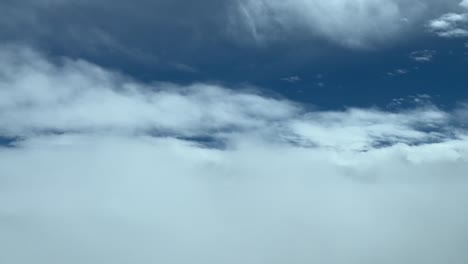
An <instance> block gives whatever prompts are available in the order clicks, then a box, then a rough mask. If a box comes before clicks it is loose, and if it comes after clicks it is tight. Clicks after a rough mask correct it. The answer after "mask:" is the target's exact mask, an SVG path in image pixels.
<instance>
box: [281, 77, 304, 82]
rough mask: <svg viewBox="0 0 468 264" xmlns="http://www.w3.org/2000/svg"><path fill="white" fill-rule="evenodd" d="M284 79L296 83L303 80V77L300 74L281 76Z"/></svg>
mask: <svg viewBox="0 0 468 264" xmlns="http://www.w3.org/2000/svg"><path fill="white" fill-rule="evenodd" d="M281 80H282V81H285V82H289V83H295V82H300V81H302V79H301V77H299V76H290V77H286V78H281Z"/></svg>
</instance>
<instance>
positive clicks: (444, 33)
mask: <svg viewBox="0 0 468 264" xmlns="http://www.w3.org/2000/svg"><path fill="white" fill-rule="evenodd" d="M460 6H461V7H464V8H468V7H467V6H468V4H467V3H466V0H463V1H462V2H461V3H460ZM427 26H428V28H429V30H430V31H432V32H434V33H435V34H437V35H438V36H440V37H445V38H462V37H468V13H447V14H444V15H442V16H440V17H439V18H436V19H433V20H431V21H429V23H428V25H427Z"/></svg>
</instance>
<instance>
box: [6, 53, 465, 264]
mask: <svg viewBox="0 0 468 264" xmlns="http://www.w3.org/2000/svg"><path fill="white" fill-rule="evenodd" d="M0 57H1V63H0V94H1V96H0V98H1V99H0V109H1V112H0V135H1V136H2V137H3V138H9V139H10V141H11V143H10V144H9V145H8V146H4V147H0V181H1V183H2V184H1V185H2V187H1V190H0V200H1V201H3V202H2V203H1V204H0V232H1V234H2V236H1V238H0V247H1V248H2V249H3V250H2V254H1V255H0V261H2V262H4V263H18V264H22V263H31V262H35V263H70V264H75V263H76V264H79V263H103V262H105V263H107V262H112V263H155V262H157V263H239V262H243V263H285V262H294V263H311V262H317V263H343V262H347V263H386V262H393V261H395V260H397V261H398V262H399V263H408V264H409V263H412V264H414V263H431V261H432V263H438V262H439V260H440V261H442V260H443V261H450V262H453V263H456V262H460V261H464V260H466V259H467V258H468V255H467V253H466V252H467V251H466V248H465V245H466V243H465V242H466V234H467V232H468V224H467V223H468V214H466V213H464V212H465V211H466V210H465V208H466V206H467V205H468V198H466V195H465V194H466V191H467V187H468V179H467V178H466V171H467V169H468V159H467V157H468V138H467V131H466V129H465V128H464V125H463V124H465V122H466V120H467V112H468V111H467V110H466V108H464V107H460V108H459V109H458V110H456V111H453V112H446V111H443V110H440V109H438V108H437V107H435V106H433V105H431V104H427V103H426V104H422V105H420V106H419V107H416V108H410V109H406V110H398V111H396V112H388V111H383V110H379V109H348V110H346V111H317V110H311V109H308V108H306V107H305V106H301V105H299V104H296V103H292V102H290V101H287V100H284V99H278V98H271V97H267V96H265V95H262V94H261V93H258V92H254V90H252V88H250V90H244V91H239V90H236V91H235V90H232V89H228V88H225V87H221V86H219V85H206V84H195V85H190V86H179V85H175V84H170V83H154V84H142V83H139V82H137V81H135V80H133V79H131V78H129V77H126V76H124V75H122V74H117V73H115V72H112V71H108V70H106V69H103V68H101V67H99V66H96V65H93V64H90V63H87V62H85V61H81V60H71V59H63V60H60V61H58V62H52V61H49V60H47V59H46V58H44V57H43V56H42V55H40V54H39V53H37V52H35V51H33V50H31V49H27V48H26V49H25V48H12V47H3V48H2V49H1V52H0ZM424 98H427V97H424ZM434 261H435V262H434Z"/></svg>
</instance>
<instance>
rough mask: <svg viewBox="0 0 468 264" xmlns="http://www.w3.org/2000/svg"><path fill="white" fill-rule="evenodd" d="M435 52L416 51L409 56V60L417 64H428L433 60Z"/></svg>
mask: <svg viewBox="0 0 468 264" xmlns="http://www.w3.org/2000/svg"><path fill="white" fill-rule="evenodd" d="M435 54H436V51H435V50H418V51H413V52H411V54H410V58H411V59H412V60H414V61H417V62H429V61H431V60H432V59H433V58H434V55H435Z"/></svg>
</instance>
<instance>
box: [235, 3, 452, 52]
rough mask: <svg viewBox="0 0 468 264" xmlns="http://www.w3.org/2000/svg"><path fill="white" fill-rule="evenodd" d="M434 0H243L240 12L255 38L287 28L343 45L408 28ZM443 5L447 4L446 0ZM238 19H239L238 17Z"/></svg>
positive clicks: (367, 43)
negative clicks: (408, 0)
mask: <svg viewBox="0 0 468 264" xmlns="http://www.w3.org/2000/svg"><path fill="white" fill-rule="evenodd" d="M439 5H440V3H438V2H436V1H434V2H433V1H416V2H412V3H411V4H408V3H407V2H405V1H397V0H392V1H383V0H359V1H348V0H332V1H305V0H287V1H254V0H242V1H240V5H239V13H240V14H241V15H240V16H238V17H239V18H240V19H241V20H242V21H244V23H243V24H244V25H245V28H246V31H247V32H250V34H251V36H252V37H253V38H254V39H255V40H256V41H259V42H263V41H268V40H271V39H276V38H282V36H284V35H286V36H288V35H289V34H290V33H291V32H300V34H306V35H312V36H315V37H319V38H325V39H327V40H330V41H332V42H334V43H336V44H339V45H343V46H347V47H354V48H356V47H358V48H363V47H371V46H373V45H377V44H378V45H381V44H382V43H383V42H386V41H389V40H394V39H395V38H398V37H400V36H401V35H402V34H405V32H409V31H411V29H412V25H415V24H417V23H418V22H419V21H420V19H422V18H424V17H425V16H426V15H427V12H428V9H429V7H431V8H433V9H434V10H437V9H439V8H442V7H440V6H439ZM446 5H447V6H448V5H451V1H447V2H446ZM241 24H242V23H241Z"/></svg>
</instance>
